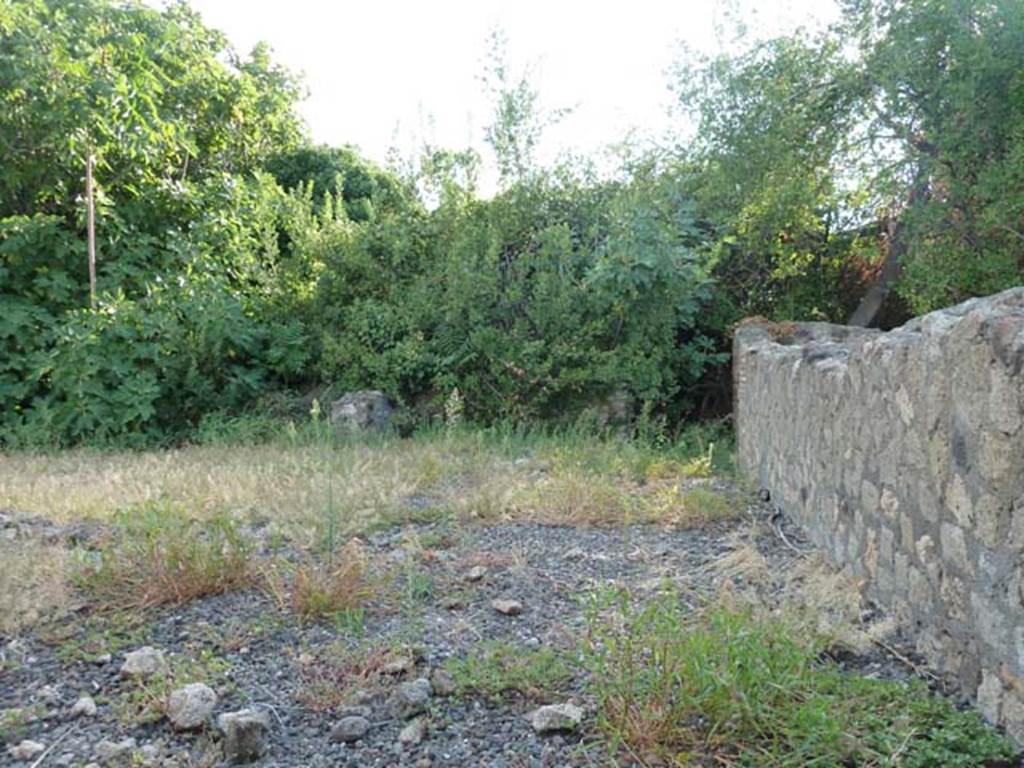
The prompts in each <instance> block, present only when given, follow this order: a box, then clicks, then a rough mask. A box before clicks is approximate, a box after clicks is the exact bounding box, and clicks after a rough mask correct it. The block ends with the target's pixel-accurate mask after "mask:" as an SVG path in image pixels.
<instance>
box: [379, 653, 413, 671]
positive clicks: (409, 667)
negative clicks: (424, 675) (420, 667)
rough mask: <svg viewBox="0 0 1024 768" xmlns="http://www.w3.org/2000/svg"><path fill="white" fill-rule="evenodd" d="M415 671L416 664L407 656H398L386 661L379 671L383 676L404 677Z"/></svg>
mask: <svg viewBox="0 0 1024 768" xmlns="http://www.w3.org/2000/svg"><path fill="white" fill-rule="evenodd" d="M415 669H416V662H414V661H413V660H412V659H411V658H409V657H408V656H398V657H396V658H394V659H391V661H388V662H386V663H385V664H384V666H382V667H381V669H380V671H381V672H383V673H384V674H385V675H404V674H405V673H406V672H411V671H413V670H415Z"/></svg>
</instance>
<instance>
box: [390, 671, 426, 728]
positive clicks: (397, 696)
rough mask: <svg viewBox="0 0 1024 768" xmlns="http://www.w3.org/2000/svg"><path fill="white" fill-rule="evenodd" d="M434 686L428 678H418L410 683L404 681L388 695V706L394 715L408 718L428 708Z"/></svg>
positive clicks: (403, 718)
mask: <svg viewBox="0 0 1024 768" xmlns="http://www.w3.org/2000/svg"><path fill="white" fill-rule="evenodd" d="M432 692H433V687H432V686H431V685H430V681H429V680H427V679H426V678H422V677H420V678H417V679H416V680H413V681H412V682H410V683H402V684H401V685H399V686H398V687H397V688H395V690H394V691H392V693H391V696H389V697H388V701H387V708H388V712H390V713H391V715H392V716H394V717H397V718H401V719H402V720H408V719H409V718H411V717H416V715H419V714H421V713H423V712H426V710H427V704H428V703H429V702H430V694H431V693H432Z"/></svg>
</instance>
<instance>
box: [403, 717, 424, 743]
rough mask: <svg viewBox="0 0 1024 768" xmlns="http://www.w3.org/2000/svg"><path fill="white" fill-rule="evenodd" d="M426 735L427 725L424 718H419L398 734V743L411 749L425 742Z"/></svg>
mask: <svg viewBox="0 0 1024 768" xmlns="http://www.w3.org/2000/svg"><path fill="white" fill-rule="evenodd" d="M426 735H427V724H426V723H425V722H424V721H423V718H422V717H417V718H416V719H415V720H413V721H412V722H410V723H409V724H408V725H406V726H405V728H403V729H402V731H401V732H400V733H399V734H398V741H399V743H401V744H405V745H406V746H410V747H411V746H415V745H416V744H419V743H420V742H421V741H423V737H424V736H426Z"/></svg>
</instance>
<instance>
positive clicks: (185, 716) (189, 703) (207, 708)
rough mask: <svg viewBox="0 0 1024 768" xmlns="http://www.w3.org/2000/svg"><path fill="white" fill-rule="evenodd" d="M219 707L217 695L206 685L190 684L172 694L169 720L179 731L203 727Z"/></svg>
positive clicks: (169, 705)
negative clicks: (215, 708) (217, 706)
mask: <svg viewBox="0 0 1024 768" xmlns="http://www.w3.org/2000/svg"><path fill="white" fill-rule="evenodd" d="M216 705H217V694H216V693H214V691H213V689H212V688H211V687H210V686H208V685H206V684H205V683H190V684H189V685H186V686H184V687H183V688H178V689H177V690H176V691H174V692H173V693H171V696H170V698H169V699H168V700H167V719H168V720H170V721H171V725H173V726H174V727H175V728H176V729H178V730H179V731H188V730H193V729H195V728H199V727H201V726H203V725H204V724H205V723H206V722H207V721H208V720H209V719H210V716H211V715H212V714H213V708H214V707H215V706H216Z"/></svg>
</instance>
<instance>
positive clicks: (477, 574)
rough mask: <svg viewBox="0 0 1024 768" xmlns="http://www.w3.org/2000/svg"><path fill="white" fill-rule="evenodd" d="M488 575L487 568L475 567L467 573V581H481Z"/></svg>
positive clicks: (482, 566)
mask: <svg viewBox="0 0 1024 768" xmlns="http://www.w3.org/2000/svg"><path fill="white" fill-rule="evenodd" d="M486 575H487V566H484V565H474V566H473V567H472V568H470V569H469V570H468V571H466V575H465V579H466V581H480V580H481V579H482V578H483V577H484V576H486Z"/></svg>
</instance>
